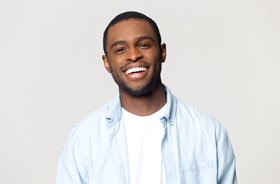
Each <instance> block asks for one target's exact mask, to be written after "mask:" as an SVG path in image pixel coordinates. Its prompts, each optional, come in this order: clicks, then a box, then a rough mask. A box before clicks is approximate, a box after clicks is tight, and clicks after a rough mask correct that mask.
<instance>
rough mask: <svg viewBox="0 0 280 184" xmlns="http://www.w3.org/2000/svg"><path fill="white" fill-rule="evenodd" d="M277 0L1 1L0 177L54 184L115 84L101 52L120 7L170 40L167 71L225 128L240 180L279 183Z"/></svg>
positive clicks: (12, 183)
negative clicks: (75, 132)
mask: <svg viewBox="0 0 280 184" xmlns="http://www.w3.org/2000/svg"><path fill="white" fill-rule="evenodd" d="M279 7H280V3H279V1H273V0H271V1H264V0H263V1H253V0H213V1H208V0H198V1H197V0H196V1H194V0H193V1H189V0H187V1H183V0H182V1H172V2H165V1H163V0H160V1H159V0H158V1H151V0H146V1H135V2H133V1H128V0H127V1H89V0H84V1H78V0H48V1H38V0H0V62H1V63H0V64H1V65H0V87H1V90H0V183H1V184H19V183H21V184H50V183H55V177H56V167H57V161H58V157H59V154H60V152H61V150H62V148H63V145H64V143H65V140H66V138H67V136H68V134H69V132H70V130H71V128H72V127H73V126H74V125H76V124H77V123H78V122H79V120H80V119H82V118H83V117H84V116H85V115H87V114H88V113H90V112H92V111H94V110H95V109H97V108H98V107H100V106H101V105H103V104H105V103H106V102H108V101H109V100H111V99H112V98H113V97H114V96H115V94H116V92H117V86H116V85H115V83H114V82H113V80H112V78H111V76H110V75H109V74H108V73H107V72H106V71H105V69H104V67H103V62H102V59H101V55H102V54H103V51H102V33H103V30H104V29H105V26H106V25H107V24H108V22H109V21H110V20H111V19H112V18H113V17H114V16H115V15H117V14H118V13H121V12H123V11H127V10H137V11H140V12H143V13H145V14H147V15H148V16H151V17H152V18H153V19H154V20H155V21H156V22H157V23H158V26H159V28H160V30H161V34H162V39H163V42H165V43H166V44H167V51H168V56H167V61H166V63H164V64H163V71H162V78H163V81H164V83H165V84H167V85H168V86H169V88H170V89H171V90H172V91H173V93H174V94H175V95H176V96H177V97H179V98H181V99H183V100H184V101H185V102H187V103H191V104H193V105H195V106H197V107H199V108H201V109H203V110H205V111H208V112H209V113H211V114H212V115H213V116H215V117H216V118H217V119H219V120H220V121H221V122H222V123H223V124H224V125H225V127H226V129H227V130H228V133H229V135H230V138H231V141H232V144H233V147H234V150H235V154H236V158H237V174H238V180H239V183H243V184H279V183H280V178H279V174H280V171H279V165H280V159H279V155H280V116H279V113H280V99H279V94H280V86H279V84H280V74H279V73H280V72H279V70H280V56H279V53H280V34H279V33H280V21H279V18H280V13H279Z"/></svg>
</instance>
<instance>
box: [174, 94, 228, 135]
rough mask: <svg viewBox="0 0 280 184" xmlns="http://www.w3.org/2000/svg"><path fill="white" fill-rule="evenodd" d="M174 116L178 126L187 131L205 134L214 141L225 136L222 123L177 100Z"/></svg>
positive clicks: (206, 113)
mask: <svg viewBox="0 0 280 184" xmlns="http://www.w3.org/2000/svg"><path fill="white" fill-rule="evenodd" d="M176 116H177V124H178V126H181V127H186V128H187V129H188V130H189V131H196V132H197V133H203V134H204V133H206V134H207V135H209V136H211V137H212V138H215V139H219V137H220V136H226V134H227V133H226V130H225V128H224V126H223V125H222V123H221V122H220V121H219V120H218V119H216V118H215V117H213V116H212V115H211V114H210V113H208V112H206V111H204V110H201V109H200V108H198V107H195V106H193V105H191V104H189V103H185V102H183V101H182V100H179V99H177V114H176Z"/></svg>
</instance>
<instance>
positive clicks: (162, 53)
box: [160, 43, 166, 63]
mask: <svg viewBox="0 0 280 184" xmlns="http://www.w3.org/2000/svg"><path fill="white" fill-rule="evenodd" d="M160 53H161V62H162V63H164V62H165V59H166V44H165V43H163V44H161V46H160Z"/></svg>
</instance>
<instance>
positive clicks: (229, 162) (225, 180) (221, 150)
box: [217, 127, 237, 184]
mask: <svg viewBox="0 0 280 184" xmlns="http://www.w3.org/2000/svg"><path fill="white" fill-rule="evenodd" d="M219 134H220V135H218V137H219V138H218V140H217V157H218V158H217V160H218V163H217V164H218V176H217V177H218V178H217V180H218V184H237V177H236V166H235V156H234V152H233V149H232V146H231V143H230V140H229V137H228V134H227V132H226V130H225V129H224V128H223V127H222V128H221V130H220V133H219Z"/></svg>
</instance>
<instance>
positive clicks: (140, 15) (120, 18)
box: [103, 11, 161, 55]
mask: <svg viewBox="0 0 280 184" xmlns="http://www.w3.org/2000/svg"><path fill="white" fill-rule="evenodd" d="M128 19H138V20H145V21H147V22H148V23H149V24H150V25H151V26H152V28H153V30H154V32H155V34H156V37H157V41H158V44H159V45H160V44H161V35H160V32H159V29H158V26H157V24H156V22H155V21H154V20H153V19H151V18H150V17H148V16H147V15H144V14H143V13H139V12H136V11H127V12H124V13H121V14H119V15H117V16H116V17H115V18H113V19H112V20H111V22H110V23H109V24H108V25H107V27H106V29H105V31H104V33H103V50H104V53H105V54H106V55H107V51H106V46H107V43H106V42H107V37H108V31H109V28H110V27H111V26H113V25H115V24H117V23H119V22H121V21H123V20H128Z"/></svg>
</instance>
